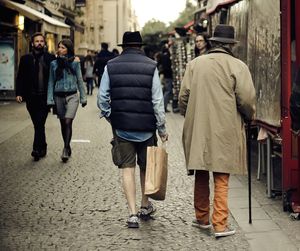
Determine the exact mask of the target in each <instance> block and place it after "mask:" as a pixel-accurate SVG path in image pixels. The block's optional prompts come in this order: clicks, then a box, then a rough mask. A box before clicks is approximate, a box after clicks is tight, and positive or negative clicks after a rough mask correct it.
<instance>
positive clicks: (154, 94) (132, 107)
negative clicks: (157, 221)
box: [98, 31, 168, 228]
mask: <svg viewBox="0 0 300 251" xmlns="http://www.w3.org/2000/svg"><path fill="white" fill-rule="evenodd" d="M142 45H143V43H142V38H141V35H140V33H139V32H138V31H136V32H129V31H128V32H125V33H124V35H123V43H122V44H121V45H120V46H122V47H123V52H122V54H121V55H120V56H118V57H116V58H114V59H112V60H110V61H108V63H107V66H106V67H105V69H104V73H103V77H102V80H101V85H100V89H99V93H98V107H99V108H100V109H101V115H102V116H104V117H105V118H106V119H107V120H108V121H109V122H111V125H112V128H113V131H114V134H115V141H116V143H117V145H118V147H119V151H118V153H119V154H120V161H119V163H115V164H116V165H118V167H119V168H120V169H122V180H123V189H124V192H125V195H126V199H127V203H128V207H129V211H130V216H129V219H128V220H127V224H128V227H129V228H138V227H139V220H138V216H140V218H142V219H147V218H148V217H149V216H150V215H151V214H152V213H153V212H154V211H155V208H154V206H153V204H152V203H151V202H150V201H149V200H148V196H146V195H145V194H144V188H145V172H146V153H147V146H153V145H156V143H157V138H156V130H158V135H159V136H160V138H161V140H162V141H163V142H164V141H166V140H167V138H168V134H167V132H166V128H165V111H164V101H163V94H162V89H161V84H160V80H159V76H158V70H157V68H156V62H155V61H153V60H152V59H150V58H148V57H147V56H146V55H145V54H144V53H143V52H142V50H141V46H142ZM136 160H137V164H138V165H139V167H140V179H141V190H142V201H141V209H140V210H139V212H138V213H137V211H136V194H135V191H136V186H135V166H136Z"/></svg>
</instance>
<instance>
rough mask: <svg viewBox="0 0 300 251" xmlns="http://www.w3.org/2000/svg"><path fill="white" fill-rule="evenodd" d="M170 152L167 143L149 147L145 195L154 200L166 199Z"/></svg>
mask: <svg viewBox="0 0 300 251" xmlns="http://www.w3.org/2000/svg"><path fill="white" fill-rule="evenodd" d="M167 178H168V153H167V152H166V149H165V144H163V145H162V146H151V147H150V146H148V147H147V167H146V177H145V195H147V196H149V197H150V198H152V199H154V200H164V199H165V197H166V190H167Z"/></svg>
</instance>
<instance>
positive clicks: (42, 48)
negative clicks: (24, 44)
mask: <svg viewBox="0 0 300 251" xmlns="http://www.w3.org/2000/svg"><path fill="white" fill-rule="evenodd" d="M33 49H34V50H35V51H36V52H39V53H41V52H43V51H44V47H43V46H41V45H38V46H34V47H33Z"/></svg>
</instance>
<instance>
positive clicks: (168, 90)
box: [164, 78, 173, 110]
mask: <svg viewBox="0 0 300 251" xmlns="http://www.w3.org/2000/svg"><path fill="white" fill-rule="evenodd" d="M164 82H165V84H164V104H165V110H167V107H168V103H169V101H170V99H171V96H172V90H173V81H172V79H171V78H165V79H164Z"/></svg>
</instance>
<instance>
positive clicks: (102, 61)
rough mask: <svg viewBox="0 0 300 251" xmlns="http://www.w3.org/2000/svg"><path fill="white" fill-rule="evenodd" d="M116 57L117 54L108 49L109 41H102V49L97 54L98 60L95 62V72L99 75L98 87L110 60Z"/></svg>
mask: <svg viewBox="0 0 300 251" xmlns="http://www.w3.org/2000/svg"><path fill="white" fill-rule="evenodd" d="M113 57H115V54H114V53H112V52H110V51H109V50H108V44H107V43H101V51H100V52H99V53H98V55H97V59H96V62H95V64H94V70H93V73H94V74H96V76H97V77H98V84H97V85H98V87H99V86H100V81H101V77H102V74H103V71H104V67H105V66H106V64H107V62H108V60H110V59H112V58H113Z"/></svg>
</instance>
